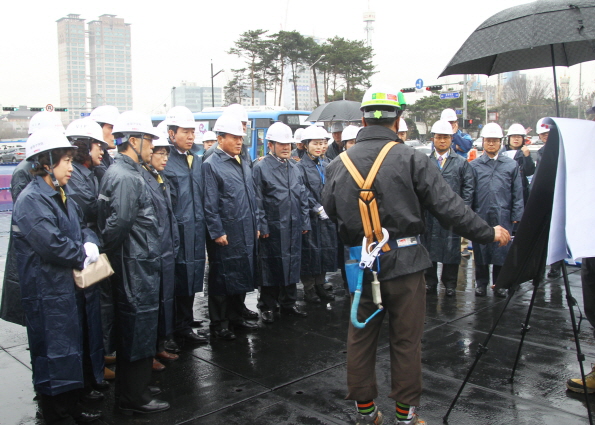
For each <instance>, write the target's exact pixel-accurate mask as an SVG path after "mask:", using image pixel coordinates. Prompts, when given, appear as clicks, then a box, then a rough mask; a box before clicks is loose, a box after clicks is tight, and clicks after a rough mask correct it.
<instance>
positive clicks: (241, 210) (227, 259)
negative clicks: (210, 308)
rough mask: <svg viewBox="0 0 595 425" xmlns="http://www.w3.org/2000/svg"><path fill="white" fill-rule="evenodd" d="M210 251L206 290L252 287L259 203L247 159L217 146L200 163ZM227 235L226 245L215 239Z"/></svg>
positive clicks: (228, 291)
mask: <svg viewBox="0 0 595 425" xmlns="http://www.w3.org/2000/svg"><path fill="white" fill-rule="evenodd" d="M202 175H203V182H204V208H205V221H206V223H207V230H208V237H207V250H208V252H209V294H212V295H234V294H245V293H246V292H250V291H253V290H254V285H255V276H256V275H255V272H256V247H257V245H256V241H257V239H256V237H257V231H258V224H257V217H258V209H257V208H258V207H257V204H256V194H255V190H254V180H253V178H252V169H251V168H250V165H249V161H244V160H242V164H241V165H240V164H239V163H238V161H237V160H236V159H235V158H232V157H230V156H229V155H228V154H226V153H225V152H224V151H222V150H221V149H217V150H216V151H215V152H214V153H213V154H212V155H211V156H209V157H208V158H207V160H206V161H205V162H204V163H203V165H202ZM223 235H227V242H228V245H226V246H219V245H217V244H216V243H215V242H214V240H215V239H217V238H219V237H221V236H223Z"/></svg>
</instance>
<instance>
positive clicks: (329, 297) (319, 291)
mask: <svg viewBox="0 0 595 425" xmlns="http://www.w3.org/2000/svg"><path fill="white" fill-rule="evenodd" d="M314 290H315V291H316V295H318V298H320V299H321V300H322V301H324V302H326V301H334V300H335V296H334V295H333V294H332V293H328V292H326V291H325V290H324V287H323V286H322V285H314Z"/></svg>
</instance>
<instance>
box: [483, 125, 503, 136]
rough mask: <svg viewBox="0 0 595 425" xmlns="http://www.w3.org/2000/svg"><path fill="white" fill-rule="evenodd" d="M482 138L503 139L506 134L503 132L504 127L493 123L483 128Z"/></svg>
mask: <svg viewBox="0 0 595 425" xmlns="http://www.w3.org/2000/svg"><path fill="white" fill-rule="evenodd" d="M481 137H483V138H484V139H489V138H496V139H501V138H503V137H504V133H503V132H502V127H500V126H499V125H498V124H496V123H495V122H491V123H488V124H486V125H485V126H484V127H483V129H482V130H481Z"/></svg>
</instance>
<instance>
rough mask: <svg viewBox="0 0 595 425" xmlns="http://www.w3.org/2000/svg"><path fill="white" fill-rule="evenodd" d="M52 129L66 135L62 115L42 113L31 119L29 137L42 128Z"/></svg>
mask: <svg viewBox="0 0 595 425" xmlns="http://www.w3.org/2000/svg"><path fill="white" fill-rule="evenodd" d="M46 127H52V128H56V129H58V130H61V131H62V134H64V125H63V124H62V120H61V119H60V114H58V113H56V112H48V111H41V112H38V113H36V114H35V115H33V116H32V117H31V120H30V121H29V135H31V134H33V133H35V132H36V131H37V130H40V129H42V128H46Z"/></svg>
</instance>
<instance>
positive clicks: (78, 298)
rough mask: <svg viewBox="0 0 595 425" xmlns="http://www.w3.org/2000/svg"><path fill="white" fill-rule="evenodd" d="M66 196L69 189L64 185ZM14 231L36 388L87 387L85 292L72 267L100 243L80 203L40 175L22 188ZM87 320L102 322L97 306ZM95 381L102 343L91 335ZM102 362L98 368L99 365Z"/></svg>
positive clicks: (99, 376)
mask: <svg viewBox="0 0 595 425" xmlns="http://www.w3.org/2000/svg"><path fill="white" fill-rule="evenodd" d="M65 192H66V195H67V197H68V196H69V191H68V188H67V187H66V188H65ZM12 229H13V235H14V245H15V251H16V257H17V264H18V270H19V282H20V283H21V285H20V286H21V294H22V301H23V308H24V311H25V316H26V321H27V336H28V338H29V349H30V353H31V364H32V369H33V385H34V386H35V390H36V391H38V392H40V393H42V394H47V395H51V396H55V395H57V394H61V393H64V392H66V391H71V390H74V389H77V388H82V387H83V318H84V308H85V307H84V297H85V292H86V290H80V289H77V287H76V285H75V283H74V278H73V276H72V270H73V269H79V270H80V269H82V268H83V262H84V260H85V258H86V254H85V249H84V247H83V244H85V243H86V242H92V243H95V244H98V243H99V241H98V240H97V236H96V235H95V233H93V232H92V231H91V230H89V229H87V228H86V226H85V222H84V220H83V215H82V212H81V209H80V208H79V206H78V205H77V204H76V203H75V202H73V201H72V199H67V200H66V204H64V203H63V202H62V198H61V195H60V193H59V192H58V191H56V190H54V189H53V188H52V187H50V186H49V185H48V184H47V183H46V182H45V181H44V180H43V179H42V178H41V177H35V179H34V180H33V181H32V182H31V183H30V184H29V185H28V186H27V187H26V188H25V189H24V190H23V191H22V193H21V194H20V196H19V198H18V200H17V202H16V204H15V206H14V211H13V216H12ZM87 320H88V321H92V322H95V323H96V322H97V321H98V320H100V312H99V306H98V304H97V308H96V309H87ZM89 344H90V350H91V351H90V354H91V359H92V360H93V373H94V377H95V380H96V381H97V382H101V380H102V379H103V343H102V341H101V338H99V340H94V339H93V335H89ZM98 365H99V366H98Z"/></svg>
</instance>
